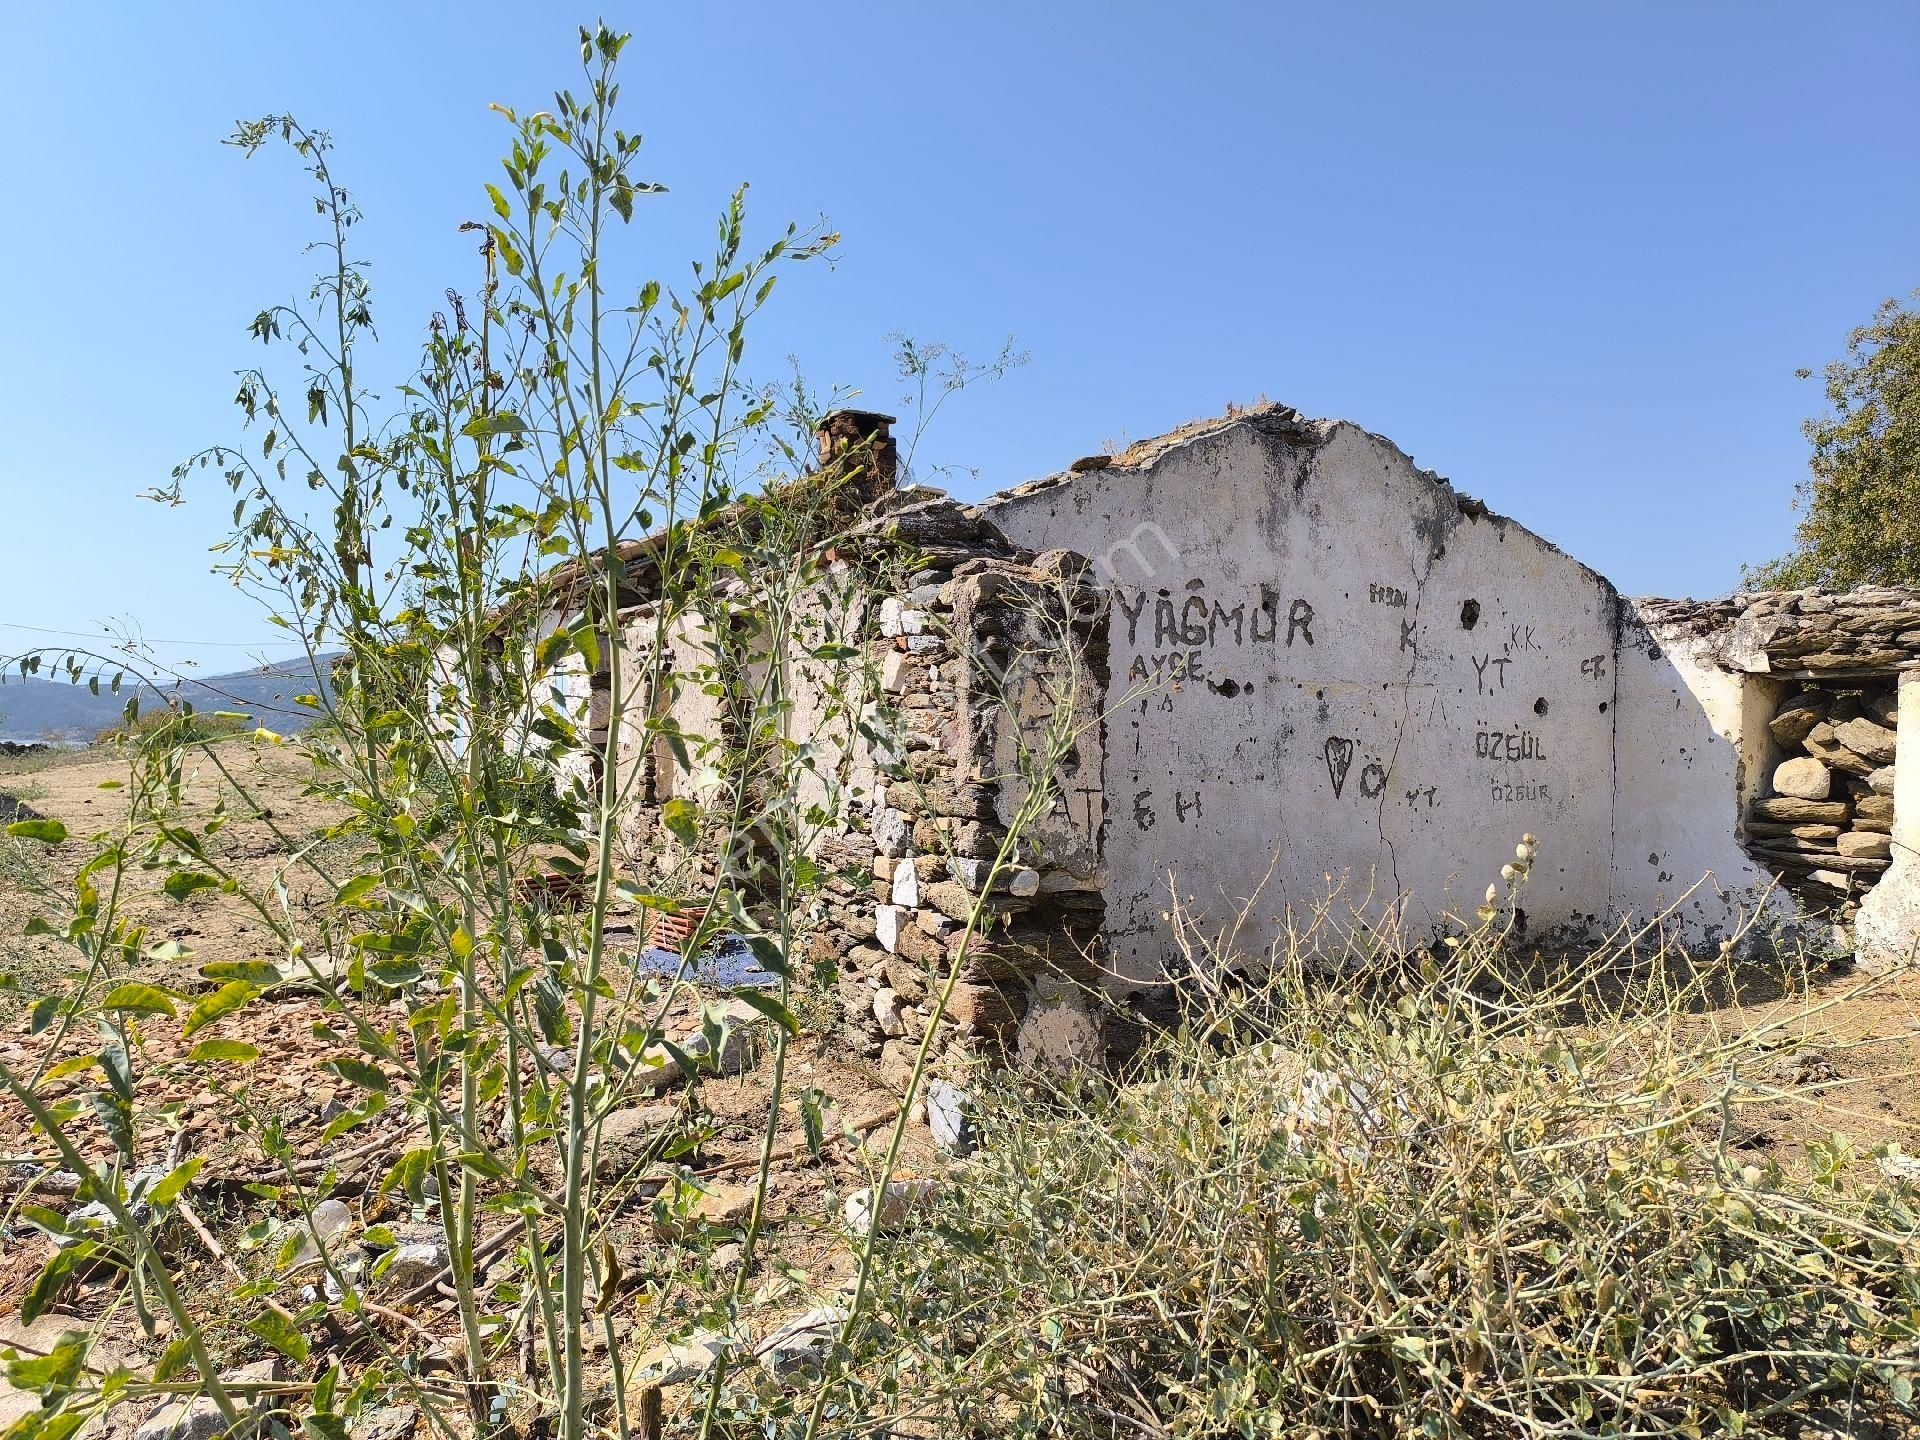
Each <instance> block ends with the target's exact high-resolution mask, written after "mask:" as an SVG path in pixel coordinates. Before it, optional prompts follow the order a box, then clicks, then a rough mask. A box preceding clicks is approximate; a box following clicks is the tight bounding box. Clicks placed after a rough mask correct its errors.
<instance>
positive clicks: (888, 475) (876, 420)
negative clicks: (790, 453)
mask: <svg viewBox="0 0 1920 1440" xmlns="http://www.w3.org/2000/svg"><path fill="white" fill-rule="evenodd" d="M814 434H815V435H816V436H818V437H819V441H820V472H821V474H823V475H839V474H843V475H845V476H846V478H847V483H848V488H849V489H851V490H852V491H853V492H854V494H855V495H857V496H858V497H859V499H860V501H861V503H863V504H868V505H870V504H872V503H873V502H874V501H876V500H878V499H880V498H881V497H882V496H883V495H886V494H888V493H890V492H891V491H892V490H893V488H894V486H895V485H896V484H898V483H899V478H900V448H899V446H897V445H896V444H895V443H894V440H893V416H891V415H882V414H880V413H878V412H877V411H873V410H831V411H828V412H827V413H826V414H825V415H823V416H821V417H820V424H819V427H818V428H817V429H816V430H815V431H814Z"/></svg>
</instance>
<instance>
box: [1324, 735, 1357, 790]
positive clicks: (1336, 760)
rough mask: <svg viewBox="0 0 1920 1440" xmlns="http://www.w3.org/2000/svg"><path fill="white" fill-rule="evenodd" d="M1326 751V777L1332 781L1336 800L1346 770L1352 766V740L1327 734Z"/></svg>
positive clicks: (1345, 778)
mask: <svg viewBox="0 0 1920 1440" xmlns="http://www.w3.org/2000/svg"><path fill="white" fill-rule="evenodd" d="M1326 751H1327V778H1328V779H1329V780H1331V781H1333V798H1334V799H1336V800H1338V799H1339V798H1340V789H1341V787H1342V786H1344V785H1345V784H1346V783H1347V771H1348V770H1350V769H1352V768H1353V741H1351V740H1343V739H1341V738H1340V737H1339V736H1338V735H1329V736H1328V737H1327V746H1326Z"/></svg>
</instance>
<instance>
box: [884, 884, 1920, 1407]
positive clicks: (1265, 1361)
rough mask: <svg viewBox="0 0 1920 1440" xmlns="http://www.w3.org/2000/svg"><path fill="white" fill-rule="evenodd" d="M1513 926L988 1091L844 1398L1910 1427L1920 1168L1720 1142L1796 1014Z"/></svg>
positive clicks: (1689, 974)
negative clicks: (1559, 949)
mask: <svg viewBox="0 0 1920 1440" xmlns="http://www.w3.org/2000/svg"><path fill="white" fill-rule="evenodd" d="M1500 941H1501V936H1500V933H1499V925H1498V923H1497V920H1496V921H1494V922H1492V923H1483V924H1482V925H1481V926H1480V927H1479V928H1478V930H1477V931H1476V932H1475V933H1473V934H1471V935H1468V936H1466V937H1464V938H1463V939H1462V940H1460V941H1459V942H1457V948H1456V949H1455V950H1453V951H1452V952H1451V953H1450V955H1449V957H1448V958H1447V959H1446V960H1444V961H1443V962H1441V963H1435V961H1433V960H1431V959H1428V960H1424V961H1419V962H1416V963H1404V962H1400V961H1397V960H1391V959H1388V958H1386V955H1387V947H1382V950H1381V953H1380V957H1379V958H1377V959H1374V960H1371V961H1368V960H1362V961H1361V962H1360V963H1359V964H1357V965H1356V966H1354V967H1353V968H1351V969H1349V970H1348V971H1347V972H1346V973H1343V974H1341V975H1340V976H1339V978H1338V979H1337V980H1331V979H1329V978H1328V977H1327V976H1326V974H1325V973H1324V971H1321V970H1317V969H1316V966H1315V965H1314V964H1312V963H1309V962H1308V961H1307V959H1306V958H1305V957H1304V956H1303V955H1302V954H1300V953H1299V952H1298V950H1297V949H1296V950H1294V951H1292V952H1286V953H1281V954H1278V955H1277V956H1276V957H1274V959H1275V963H1274V964H1273V965H1272V967H1271V971H1270V973H1269V974H1268V975H1267V976H1266V978H1265V979H1264V980H1261V981H1260V982H1258V983H1257V984H1251V985H1248V986H1247V987H1246V988H1244V989H1241V990H1240V991H1238V992H1237V993H1233V994H1230V995H1226V994H1222V992H1221V991H1219V990H1218V989H1214V990H1213V991H1212V992H1211V996H1212V998H1208V997H1207V996H1206V995H1202V994H1199V993H1197V992H1196V993H1192V994H1189V995H1188V996H1187V1000H1188V1013H1187V1019H1186V1022H1185V1023H1184V1024H1183V1025H1182V1026H1181V1027H1180V1028H1179V1030H1178V1031H1177V1033H1174V1034H1171V1035H1168V1036H1166V1037H1164V1039H1163V1040H1162V1041H1161V1042H1159V1043H1158V1045H1157V1047H1156V1048H1155V1050H1154V1051H1153V1052H1152V1054H1151V1056H1150V1063H1149V1071H1150V1073H1148V1074H1147V1076H1146V1078H1142V1079H1139V1080H1137V1081H1136V1082H1134V1083H1130V1084H1125V1085H1110V1084H1107V1083H1104V1082H1100V1081H1097V1080H1095V1079H1094V1078H1092V1077H1088V1076H1082V1077H1080V1078H1079V1079H1078V1080H1076V1081H1072V1082H1069V1083H1067V1084H1065V1085H1063V1086H1061V1087H1059V1088H1057V1089H1053V1090H1051V1091H1049V1092H1047V1093H1044V1094H1036V1093H1034V1092H1033V1091H1032V1090H1031V1089H1025V1090H1022V1089H1015V1088H1013V1087H1011V1086H1009V1087H1007V1088H1004V1089H1002V1090H1001V1091H999V1092H998V1093H997V1094H995V1095H993V1096H990V1097H988V1098H987V1100H986V1115H985V1129H986V1132H987V1134H988V1137H989V1146H988V1148H987V1150H986V1152H985V1153H984V1154H983V1155H982V1156H981V1157H980V1158H979V1159H978V1160H977V1161H976V1162H974V1163H973V1165H972V1166H971V1167H970V1170H969V1172H968V1173H967V1174H966V1176H965V1178H964V1179H963V1180H961V1181H960V1182H959V1183H957V1184H954V1185H952V1186H950V1187H949V1188H948V1192H947V1195H946V1197H945V1199H944V1201H943V1206H942V1210H941V1212H940V1217H939V1234H938V1238H937V1241H936V1242H934V1243H929V1241H930V1240H931V1239H932V1238H933V1237H928V1236H925V1235H922V1236H921V1237H919V1238H918V1239H917V1240H915V1241H913V1242H912V1243H905V1244H901V1245H900V1246H899V1247H898V1248H896V1249H895V1250H893V1251H892V1252H891V1254H890V1256H889V1264H890V1266H891V1275H890V1277H889V1278H890V1280H891V1283H890V1284H889V1285H887V1286H884V1287H882V1289H883V1291H884V1292H885V1293H886V1295H887V1300H886V1302H885V1303H886V1305H887V1306H888V1307H890V1308H889V1309H888V1310H887V1313H886V1314H885V1315H884V1316H883V1317H881V1318H882V1320H883V1322H884V1330H885V1332H886V1335H887V1337H888V1338H887V1339H886V1341H885V1342H883V1344H884V1348H885V1349H886V1351H887V1358H886V1360H885V1361H884V1363H883V1362H877V1361H876V1362H875V1363H874V1364H872V1365H857V1366H856V1369H857V1370H858V1372H859V1374H860V1376H861V1379H860V1380H859V1381H858V1382H856V1383H855V1390H856V1394H854V1395H853V1396H851V1397H850V1398H849V1402H848V1407H847V1408H848V1410H849V1411H850V1412H852V1413H863V1412H864V1413H869V1414H870V1413H872V1412H873V1411H874V1410H875V1409H887V1410H891V1411H894V1412H895V1413H898V1412H899V1411H900V1410H905V1411H906V1412H909V1413H915V1414H918V1415H919V1417H920V1418H921V1422H922V1423H924V1424H926V1425H928V1426H930V1427H931V1429H930V1432H929V1433H943V1434H992V1435H1048V1436H1096V1435H1097V1436H1117V1435H1141V1436H1267V1435H1272V1436H1280V1435H1285V1436H1374V1435H1380V1436H1385V1435H1431V1436H1590V1435H1618V1436H1654V1435H1660V1436H1667V1435H1674V1434H1691V1435H1703V1434H1741V1433H1746V1434H1765V1435H1802V1434H1806V1435H1811V1434H1816V1433H1823V1432H1826V1431H1828V1430H1831V1429H1833V1428H1834V1427H1838V1428H1839V1429H1841V1430H1845V1432H1846V1433H1849V1434H1869V1433H1871V1434H1881V1433H1886V1434H1892V1433H1905V1431H1903V1430H1902V1428H1901V1427H1903V1426H1909V1425H1911V1424H1912V1422H1913V1420H1914V1417H1915V1409H1914V1403H1913V1391H1914V1383H1915V1380H1916V1378H1917V1373H1920V1351H1917V1350H1916V1338H1917V1337H1920V1324H1917V1322H1920V1267H1917V1266H1916V1261H1920V1228H1917V1227H1920V1207H1917V1206H1916V1190H1915V1185H1914V1181H1913V1176H1914V1173H1915V1172H1914V1170H1913V1169H1911V1168H1909V1166H1908V1165H1907V1164H1906V1163H1903V1162H1902V1160H1901V1157H1899V1156H1898V1155H1897V1154H1894V1155H1880V1156H1876V1157H1863V1156H1859V1155H1856V1154H1854V1153H1853V1151H1852V1149H1851V1148H1850V1147H1849V1146H1848V1144H1847V1143H1846V1141H1845V1140H1844V1139H1843V1138H1840V1137H1835V1138H1834V1139H1833V1140H1832V1141H1830V1142H1828V1143H1826V1144H1824V1145H1818V1146H1814V1147H1811V1149H1810V1152H1809V1153H1808V1154H1807V1155H1806V1156H1805V1163H1804V1164H1799V1163H1794V1164H1791V1165H1787V1164H1782V1163H1780V1162H1778V1161H1770V1162H1769V1163H1767V1164H1764V1165H1757V1164H1754V1163H1751V1162H1750V1161H1748V1160H1745V1159H1742V1158H1741V1157H1739V1156H1737V1155H1735V1154H1732V1153H1730V1149H1729V1132H1730V1127H1731V1125H1732V1123H1733V1121H1734V1117H1735V1116H1736V1115H1737V1114H1738V1113H1739V1112H1740V1110H1741V1109H1742V1107H1743V1106H1745V1105H1747V1104H1749V1103H1754V1102H1757V1101H1760V1100H1762V1099H1764V1100H1767V1101H1771V1102H1774V1103H1778V1100H1779V1090H1778V1088H1777V1087H1776V1086H1774V1085H1773V1084H1770V1083H1769V1082H1768V1080H1767V1078H1766V1077H1767V1076H1768V1075H1777V1073H1778V1064H1779V1059H1780V1046H1781V1044H1782V1033H1783V1032H1781V1031H1778V1030H1771V1029H1768V1028H1766V1027H1761V1028H1760V1029H1756V1030H1749V1031H1747V1032H1746V1033H1743V1034H1734V1035H1727V1034H1720V1033H1716V1028H1715V1027H1714V1026H1713V1025H1711V1024H1708V1023H1703V1022H1702V1020H1701V1018H1700V1011H1701V1009H1702V1001H1703V998H1704V997H1707V996H1709V995H1710V994H1718V993H1720V989H1719V987H1721V986H1723V985H1724V984H1725V983H1726V982H1727V980H1728V975H1727V973H1726V969H1725V968H1724V967H1722V968H1721V969H1720V970H1718V971H1716V972H1713V973H1706V972H1702V971H1700V970H1698V969H1695V968H1688V967H1686V966H1684V965H1682V964H1681V963H1680V962H1679V961H1678V960H1677V959H1676V957H1673V956H1670V955H1665V954H1662V955H1656V956H1654V957H1652V958H1651V959H1650V960H1649V959H1646V958H1644V957H1643V958H1642V959H1640V960H1639V961H1637V962H1635V963H1629V961H1628V957H1627V956H1626V954H1625V953H1623V952H1622V951H1618V950H1614V949H1603V950H1601V951H1600V952H1598V953H1595V954H1593V955H1591V956H1588V957H1586V958H1585V959H1583V960H1581V961H1578V962H1575V963H1571V964H1566V965H1560V966H1554V967H1546V968H1540V969H1536V970H1535V972H1534V973H1533V974H1531V975H1530V977H1529V978H1528V979H1526V980H1525V981H1524V982H1522V981H1519V980H1516V979H1515V978H1514V975H1513V973H1512V970H1511V968H1510V966H1509V964H1508V961H1507V957H1506V955H1505V954H1504V952H1503V948H1502V945H1501V943H1500ZM1216 958H1217V957H1216ZM1583 1017H1584V1018H1583ZM1800 1018H1802V1019H1804V1018H1805V1016H1804V1013H1801V1016H1800ZM1570 1022H1572V1023H1570ZM896 1386H897V1387H898V1397H897V1398H896V1397H895V1396H893V1395H892V1394H891V1393H890V1392H892V1390H893V1389H894V1387H896Z"/></svg>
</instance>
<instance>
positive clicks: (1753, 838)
mask: <svg viewBox="0 0 1920 1440" xmlns="http://www.w3.org/2000/svg"><path fill="white" fill-rule="evenodd" d="M1769 688H1773V687H1769ZM1898 726H1899V705H1898V701H1897V698H1896V694H1895V676H1894V674H1893V673H1892V672H1888V673H1886V674H1883V675H1866V676H1849V677H1847V678H1845V679H1838V678H1835V679H1831V680H1809V681H1804V682H1798V683H1795V682H1788V683H1786V684H1783V685H1780V686H1779V687H1778V693H1777V699H1776V700H1775V703H1774V704H1773V706H1772V710H1771V715H1770V716H1769V717H1768V718H1767V719H1766V736H1765V737H1764V739H1763V741H1762V747H1761V748H1762V749H1763V751H1764V753H1765V754H1766V756H1767V761H1766V765H1765V769H1764V771H1763V774H1762V776H1761V777H1760V779H1761V783H1760V784H1759V785H1758V786H1757V787H1756V790H1757V793H1756V795H1755V797H1754V798H1753V799H1752V800H1751V801H1750V802H1749V804H1748V807H1747V814H1746V823H1745V825H1744V827H1743V833H1742V836H1741V839H1742V843H1743V844H1744V845H1745V847H1746V850H1747V853H1748V854H1749V855H1751V856H1752V857H1753V859H1754V862H1755V863H1756V864H1758V865H1760V866H1761V867H1763V868H1764V869H1766V870H1768V871H1769V872H1771V873H1772V874H1774V875H1776V876H1777V877H1779V879H1780V882H1781V884H1782V886H1783V887H1784V888H1785V889H1786V890H1787V891H1788V892H1789V893H1790V894H1792V895H1793V897H1794V898H1795V899H1796V900H1798V901H1799V902H1800V904H1801V905H1802V906H1803V907H1804V908H1805V909H1806V910H1807V911H1809V912H1810V913H1813V914H1819V915H1825V916H1830V917H1831V918H1832V919H1833V920H1834V921H1836V922H1837V923H1839V924H1841V925H1851V924H1852V923H1853V919H1854V916H1855V915H1856V914H1857V913H1858V911H1859V907H1860V903H1861V901H1862V900H1864V899H1865V898H1866V896H1867V894H1868V893H1869V892H1870V891H1871V890H1872V889H1873V886H1874V885H1875V884H1876V883H1877V882H1878V881H1879V879H1880V877H1881V876H1882V875H1884V874H1885V873H1886V871H1887V869H1888V867H1889V866H1890V864H1891V863H1892V849H1893V778H1894V745H1895V736H1896V733H1897V730H1898ZM1756 738H1761V737H1756Z"/></svg>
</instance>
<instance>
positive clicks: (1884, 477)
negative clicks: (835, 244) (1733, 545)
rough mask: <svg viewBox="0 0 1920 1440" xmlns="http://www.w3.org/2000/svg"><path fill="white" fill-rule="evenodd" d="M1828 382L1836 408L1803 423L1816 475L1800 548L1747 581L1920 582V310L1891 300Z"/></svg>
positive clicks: (1853, 340) (1832, 368) (1803, 503)
mask: <svg viewBox="0 0 1920 1440" xmlns="http://www.w3.org/2000/svg"><path fill="white" fill-rule="evenodd" d="M1914 294H1915V296H1916V298H1920V291H1915V292H1914ZM1812 373H1813V372H1812V371H1809V370H1802V371H1801V372H1800V374H1801V377H1802V378H1803V379H1804V378H1808V377H1810V376H1811V375H1812ZM1823 378H1824V379H1825V381H1826V390H1827V399H1828V400H1829V401H1830V402H1831V403H1832V405H1833V413H1832V414H1830V415H1824V416H1820V417H1817V418H1815V419H1812V420H1809V421H1807V422H1806V425H1805V426H1804V427H1803V428H1804V429H1805V431H1806V435H1807V439H1808V440H1809V441H1811V442H1812V444H1813V457H1812V459H1811V461H1810V469H1811V471H1812V473H1811V474H1810V475H1809V476H1808V477H1807V479H1805V480H1804V481H1802V482H1801V484H1800V486H1799V489H1798V491H1797V492H1796V495H1795V498H1794V508H1795V509H1796V510H1797V511H1799V512H1800V514H1801V519H1800V523H1799V526H1798V527H1797V529H1796V531H1795V536H1794V538H1795V546H1794V549H1793V551H1792V553H1790V554H1788V555H1786V556H1783V557H1782V558H1780V559H1778V560H1774V561H1771V562H1769V563H1767V564H1765V565H1760V566H1756V567H1754V568H1753V569H1750V570H1748V571H1747V572H1746V583H1747V585H1748V587H1749V588H1751V589H1776V588H1781V589H1784V588H1794V587H1799V586H1806V585H1827V586H1832V587H1833V588H1835V589H1847V588H1850V587H1852V586H1855V585H1862V584H1868V585H1874V584H1877V585H1916V584H1920V311H1913V310H1907V309H1903V308H1902V307H1901V306H1900V305H1899V303H1898V302H1897V301H1893V300H1888V301H1886V302H1885V303H1884V304H1883V305H1881V306H1880V308H1879V309H1878V310H1877V311H1875V312H1874V317H1873V320H1872V321H1871V322H1870V323H1869V324H1866V325H1862V326H1860V327H1859V328H1858V329H1857V330H1855V331H1854V332H1853V333H1852V334H1851V335H1850V336H1848V337H1847V354H1846V357H1845V358H1844V359H1840V360H1835V361H1834V362H1833V363H1832V364H1830V365H1828V366H1827V367H1826V370H1825V371H1824V372H1823Z"/></svg>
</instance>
